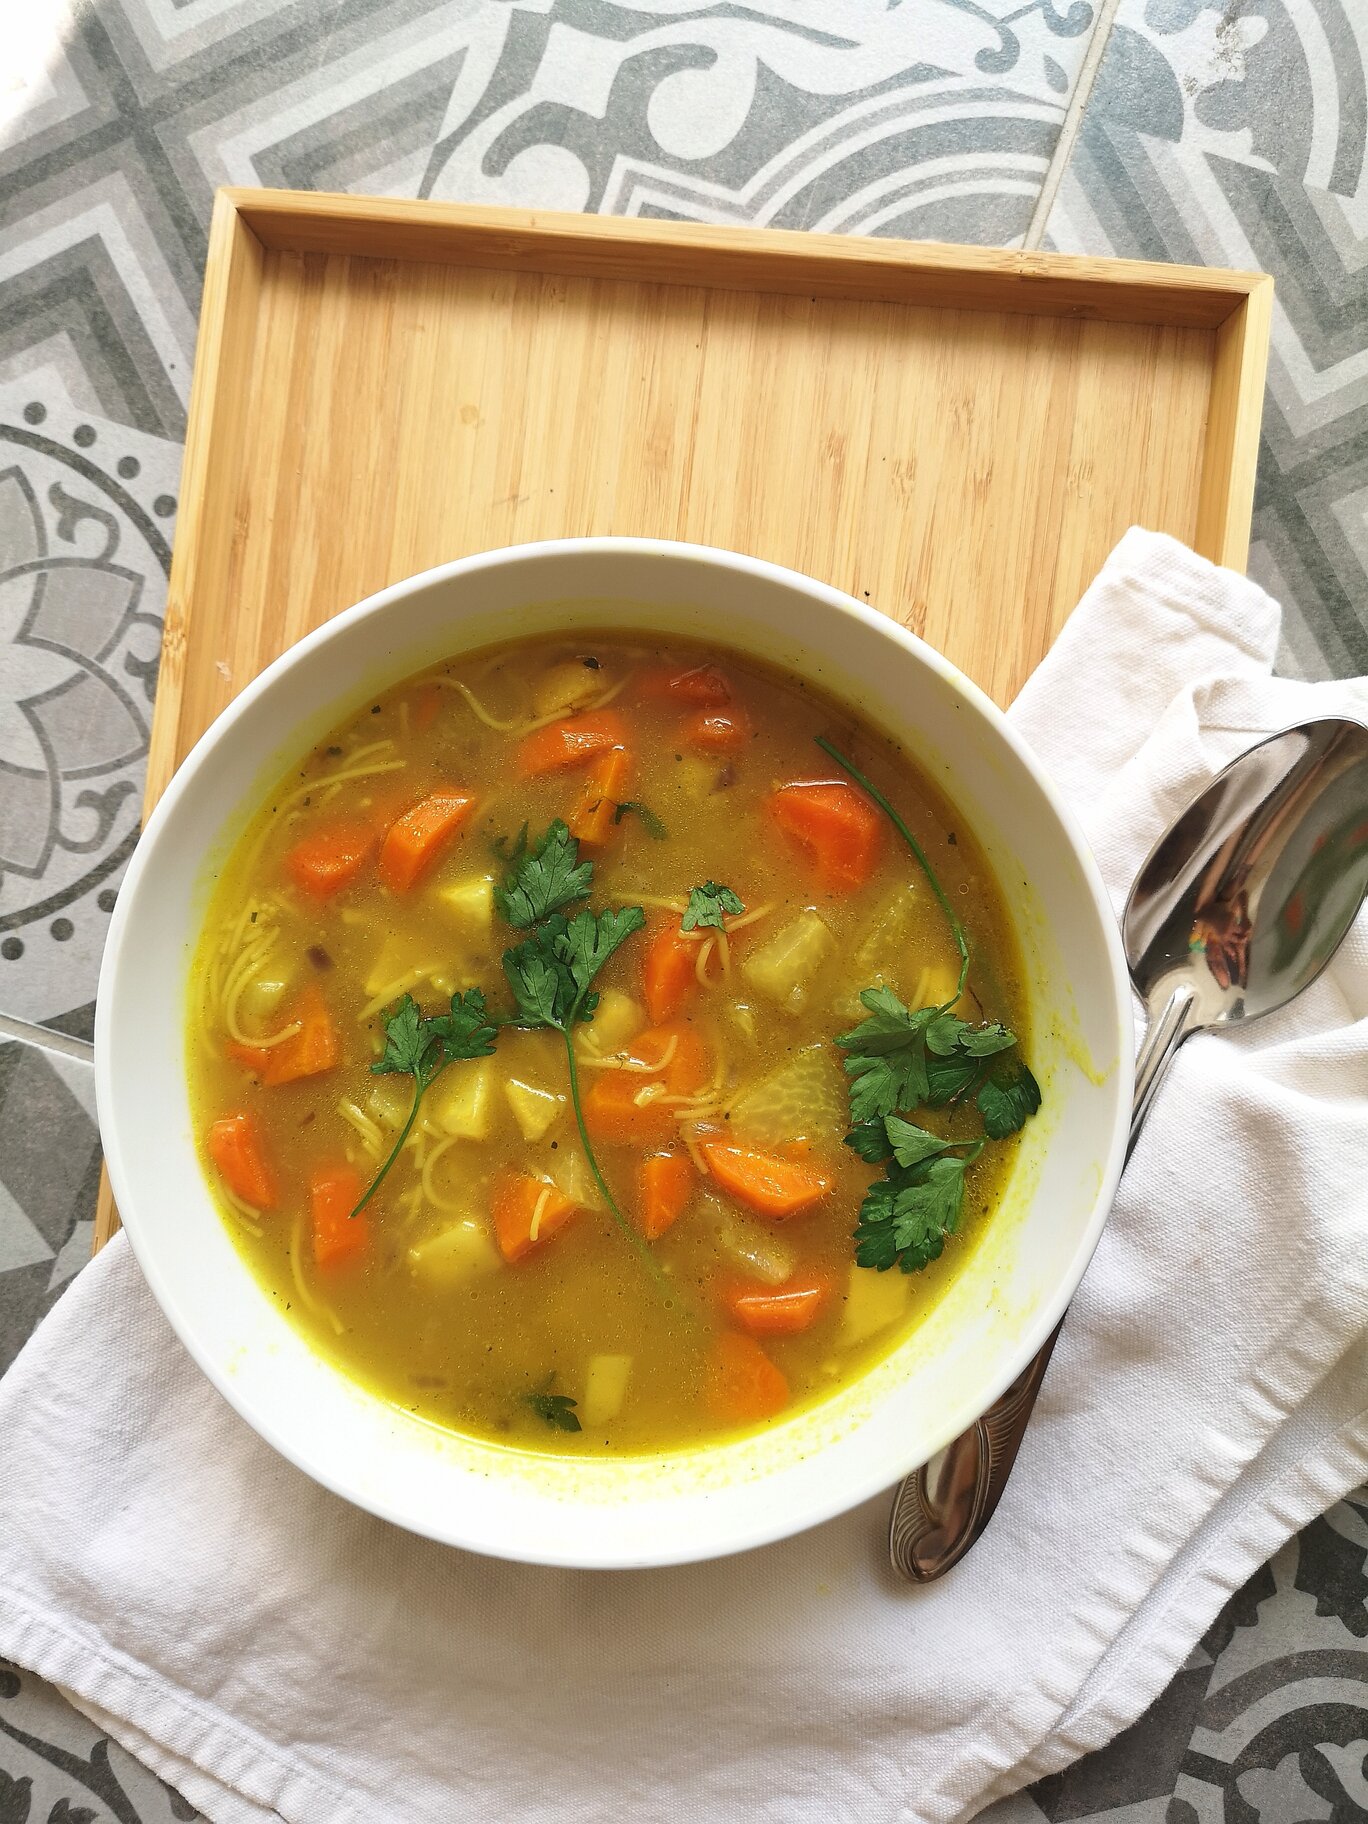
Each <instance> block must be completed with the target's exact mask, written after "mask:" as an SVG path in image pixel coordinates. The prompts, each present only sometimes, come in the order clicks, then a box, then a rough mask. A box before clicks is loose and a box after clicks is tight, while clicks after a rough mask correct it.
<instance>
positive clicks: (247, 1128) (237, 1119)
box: [209, 1114, 276, 1210]
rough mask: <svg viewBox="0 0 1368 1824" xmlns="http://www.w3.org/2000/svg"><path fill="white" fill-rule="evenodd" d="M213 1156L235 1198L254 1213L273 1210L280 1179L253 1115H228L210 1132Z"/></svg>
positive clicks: (214, 1125) (210, 1152)
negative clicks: (278, 1179)
mask: <svg viewBox="0 0 1368 1824" xmlns="http://www.w3.org/2000/svg"><path fill="white" fill-rule="evenodd" d="M209 1157H210V1158H211V1159H212V1160H213V1162H214V1164H215V1165H216V1166H217V1167H218V1170H219V1175H220V1176H221V1177H222V1179H223V1182H224V1183H225V1184H226V1185H227V1186H228V1189H229V1190H230V1191H231V1192H232V1193H233V1195H234V1196H235V1197H240V1198H241V1199H242V1201H243V1202H244V1203H250V1204H251V1206H252V1208H253V1209H254V1210H273V1209H274V1208H275V1205H276V1179H275V1173H274V1172H273V1171H272V1169H271V1165H270V1161H269V1160H268V1159H267V1157H266V1154H265V1151H264V1149H263V1147H262V1144H261V1135H260V1134H259V1133H258V1131H257V1124H256V1122H255V1121H254V1120H253V1119H252V1117H251V1115H249V1114H239V1115H225V1116H224V1117H223V1119H222V1120H221V1121H215V1122H214V1123H213V1125H212V1126H211V1127H210V1129H209Z"/></svg>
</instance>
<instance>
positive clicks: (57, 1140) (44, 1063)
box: [0, 1041, 100, 1819]
mask: <svg viewBox="0 0 1368 1824" xmlns="http://www.w3.org/2000/svg"><path fill="white" fill-rule="evenodd" d="M99 1177H100V1142H99V1135H98V1132H97V1130H96V1126H95V1085H94V1072H93V1070H92V1068H91V1066H90V1065H89V1064H88V1063H86V1062H84V1061H82V1060H79V1059H75V1058H69V1057H64V1056H62V1055H61V1054H59V1053H56V1052H51V1051H48V1050H45V1049H41V1048H40V1047H38V1046H36V1045H27V1044H23V1043H17V1042H13V1041H10V1042H5V1043H0V1374H3V1373H4V1371H5V1369H6V1368H8V1367H9V1365H10V1363H11V1362H12V1361H13V1360H14V1357H15V1356H16V1355H17V1354H18V1353H19V1351H20V1349H21V1348H22V1347H23V1345H24V1343H25V1342H26V1341H27V1339H28V1337H29V1336H30V1334H31V1333H32V1331H33V1329H34V1328H35V1326H36V1325H37V1324H38V1322H39V1320H40V1319H41V1318H42V1316H43V1315H44V1313H45V1312H47V1311H48V1310H49V1309H50V1308H51V1307H52V1305H53V1303H54V1302H55V1300H56V1299H57V1298H58V1296H59V1295H60V1293H61V1292H62V1290H63V1288H64V1287H66V1286H67V1285H68V1284H69V1283H70V1282H71V1279H72V1278H73V1276H74V1275H75V1274H76V1273H78V1272H79V1271H80V1269H81V1267H82V1266H84V1264H85V1262H86V1261H87V1260H88V1259H89V1258H90V1239H91V1234H92V1231H93V1226H94V1222H93V1219H94V1213H95V1193H96V1190H97V1188H98V1185H99ZM3 1817H4V1813H3V1811H0V1819H2V1818H3Z"/></svg>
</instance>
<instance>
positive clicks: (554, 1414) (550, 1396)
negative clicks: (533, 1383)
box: [527, 1393, 583, 1431]
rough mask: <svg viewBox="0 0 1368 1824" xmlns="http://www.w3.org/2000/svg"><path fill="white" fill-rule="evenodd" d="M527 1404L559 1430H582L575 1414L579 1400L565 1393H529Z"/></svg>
mask: <svg viewBox="0 0 1368 1824" xmlns="http://www.w3.org/2000/svg"><path fill="white" fill-rule="evenodd" d="M527 1404H528V1405H529V1406H530V1407H531V1408H532V1410H533V1412H535V1413H536V1415H537V1417H538V1418H539V1419H545V1421H546V1423H547V1424H548V1425H554V1426H555V1428H556V1430H557V1431H580V1430H582V1429H583V1428H582V1426H581V1425H580V1422H579V1419H578V1418H577V1417H576V1415H575V1407H576V1406H577V1405H578V1404H579V1401H578V1400H572V1399H571V1398H570V1396H569V1394H565V1393H529V1394H528V1395H527Z"/></svg>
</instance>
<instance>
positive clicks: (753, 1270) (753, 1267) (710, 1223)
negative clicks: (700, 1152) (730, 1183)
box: [696, 1192, 798, 1286]
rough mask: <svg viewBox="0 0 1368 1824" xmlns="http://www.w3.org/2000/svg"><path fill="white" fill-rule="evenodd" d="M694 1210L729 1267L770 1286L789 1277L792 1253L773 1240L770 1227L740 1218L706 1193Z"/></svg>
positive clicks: (730, 1208)
mask: <svg viewBox="0 0 1368 1824" xmlns="http://www.w3.org/2000/svg"><path fill="white" fill-rule="evenodd" d="M696 1207H697V1208H698V1209H699V1210H700V1211H701V1212H702V1218H701V1219H702V1221H703V1223H704V1224H705V1226H706V1227H707V1228H709V1229H710V1230H711V1231H712V1234H713V1236H714V1238H715V1240H716V1242H717V1245H718V1248H719V1250H720V1251H721V1252H722V1253H723V1254H725V1255H726V1257H727V1259H728V1260H729V1261H730V1262H731V1263H732V1265H733V1266H735V1267H739V1268H740V1269H741V1271H742V1272H743V1273H749V1274H752V1275H753V1276H754V1277H755V1278H756V1279H763V1280H764V1281H765V1283H766V1284H767V1285H770V1286H779V1285H782V1284H783V1283H784V1281H785V1280H786V1279H790V1278H792V1276H793V1272H794V1269H795V1267H796V1266H797V1264H798V1263H797V1260H796V1258H795V1256H794V1253H793V1250H792V1249H791V1248H790V1247H788V1246H787V1245H786V1244H785V1243H784V1242H782V1241H780V1240H779V1239H778V1238H777V1236H776V1234H775V1230H774V1227H773V1225H772V1224H770V1223H767V1222H756V1221H754V1220H753V1219H752V1218H751V1217H749V1216H743V1215H742V1214H741V1212H740V1211H739V1210H735V1209H733V1208H732V1207H731V1205H730V1204H726V1203H723V1202H722V1201H721V1200H720V1198H717V1197H714V1196H712V1195H711V1194H710V1193H708V1192H704V1193H702V1194H701V1195H700V1196H699V1197H698V1198H697V1199H696Z"/></svg>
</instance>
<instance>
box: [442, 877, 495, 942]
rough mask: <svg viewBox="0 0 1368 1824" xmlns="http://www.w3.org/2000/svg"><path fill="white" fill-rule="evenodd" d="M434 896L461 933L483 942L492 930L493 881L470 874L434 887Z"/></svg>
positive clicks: (489, 878) (487, 938) (488, 937)
mask: <svg viewBox="0 0 1368 1824" xmlns="http://www.w3.org/2000/svg"><path fill="white" fill-rule="evenodd" d="M436 899H437V902H438V904H439V905H440V906H441V907H442V908H443V910H444V911H445V912H447V913H448V914H449V915H450V918H451V921H452V923H453V924H454V925H455V926H456V929H457V930H458V931H460V932H461V933H462V935H463V936H465V937H468V938H471V939H474V940H475V941H477V942H479V943H482V944H487V943H488V942H489V939H490V936H491V934H492V932H493V929H494V880H493V877H492V876H491V875H488V874H472V875H471V876H470V877H469V878H468V879H466V880H454V881H452V882H451V883H450V884H449V885H447V886H441V887H438V888H437V889H436Z"/></svg>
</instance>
